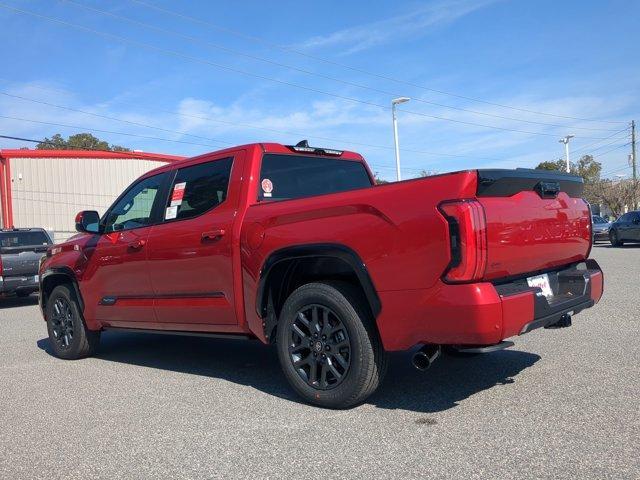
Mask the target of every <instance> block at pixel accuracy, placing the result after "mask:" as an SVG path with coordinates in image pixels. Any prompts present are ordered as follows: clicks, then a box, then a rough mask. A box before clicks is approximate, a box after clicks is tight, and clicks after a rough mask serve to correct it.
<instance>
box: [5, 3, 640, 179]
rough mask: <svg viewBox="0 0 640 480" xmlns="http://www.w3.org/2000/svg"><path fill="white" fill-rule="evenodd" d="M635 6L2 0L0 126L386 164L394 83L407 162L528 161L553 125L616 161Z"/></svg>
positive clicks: (636, 90)
mask: <svg viewBox="0 0 640 480" xmlns="http://www.w3.org/2000/svg"><path fill="white" fill-rule="evenodd" d="M7 7H9V8H7ZM16 9H18V10H22V11H23V12H18V11H16ZM24 12H31V14H28V13H24ZM45 17H47V18H45ZM638 18H640V2H637V1H632V0H628V1H622V0H612V1H546V0H537V1H535V2H533V1H523V0H522V1H516V0H511V1H508V0H502V1H493V0H436V1H423V2H405V1H395V2H379V3H373V2H344V1H342V2H337V1H323V2H309V1H296V2H294V1H283V2H264V1H261V2H257V1H247V2H242V3H241V4H239V3H238V2H205V1H199V2H196V1H193V2H171V1H169V0H140V1H138V0H111V1H106V0H65V1H54V0H47V1H44V0H0V22H1V24H2V28H1V29H0V41H1V43H2V50H1V51H2V56H1V58H2V64H3V66H4V68H3V69H2V72H0V92H2V95H0V134H2V135H14V136H19V137H28V138H43V137H45V136H51V135H53V134H54V133H58V132H59V133H62V134H64V135H68V134H72V133H78V132H80V131H93V132H95V134H96V135H97V136H99V137H101V138H105V139H107V140H109V141H110V142H112V143H117V144H121V145H125V146H128V147H130V148H134V149H141V150H145V151H156V152H164V153H175V154H183V155H194V154H199V153H203V152H206V151H210V150H215V149H217V148H220V147H223V146H227V145H233V144H239V143H249V142H255V141H276V142H282V143H286V144H291V143H295V142H297V141H299V140H301V139H303V138H308V139H309V140H310V143H311V144H312V145H318V146H326V147H334V148H342V149H350V150H356V151H359V152H361V153H362V154H363V155H365V157H366V158H367V159H368V160H369V162H370V163H371V164H372V165H373V169H374V170H376V171H378V172H379V173H380V174H381V175H382V176H384V177H387V178H392V177H393V175H394V167H393V165H394V156H393V136H392V129H391V112H390V110H389V104H390V101H391V99H392V98H393V97H394V95H404V96H409V97H411V98H412V101H411V102H409V103H407V104H405V105H402V106H401V107H400V110H401V111H400V112H399V125H400V145H401V150H402V152H401V158H402V164H403V174H404V176H405V177H410V176H415V175H417V174H418V172H419V171H420V170H422V169H424V170H428V171H439V172H442V171H450V170H457V169H465V168H478V167H509V168H512V167H533V166H535V165H536V164H537V163H538V162H540V161H544V160H555V159H557V158H559V157H560V156H562V155H563V146H562V145H561V144H560V143H558V138H560V137H562V136H564V135H566V134H574V135H575V136H576V137H575V139H574V140H573V141H572V150H574V151H575V155H572V156H573V157H575V158H577V157H578V156H580V155H581V154H585V153H592V154H593V155H594V156H596V158H597V159H598V160H599V161H601V162H602V163H603V170H604V172H605V173H610V174H611V175H614V174H630V169H628V168H625V167H626V165H627V155H628V153H629V151H630V147H628V146H624V145H625V144H626V143H628V142H629V136H628V131H624V130H623V129H625V128H626V127H627V122H629V121H630V120H632V119H634V118H635V119H636V120H640V117H639V116H638V112H639V111H640V82H639V81H638V80H639V79H640V64H639V62H638V52H639V50H638V44H639V42H638V40H639V39H640V38H639V37H640V34H639V33H638V31H639V29H638V26H637V20H638ZM52 19H57V21H55V20H52ZM79 27H82V28H79ZM347 67H350V68H347ZM243 72H245V73H243ZM383 77H386V78H383ZM438 92H444V93H438ZM462 97H466V98H462ZM37 102H41V103H37ZM42 102H44V103H42ZM47 104H49V105H47ZM54 105H58V107H56V106H54ZM59 107H66V108H59ZM506 107H510V108H506ZM533 112H538V113H533ZM2 117H10V118H2ZM434 117H437V118H434ZM27 120H29V121H27ZM588 120H592V121H588ZM37 122H40V123H37ZM52 124H60V125H65V126H64V127H63V126H58V125H52ZM491 127H494V128H491ZM495 127H497V128H495ZM100 130H102V132H101V131H100ZM513 130H516V131H513ZM107 132H109V133H107ZM616 132H620V133H616ZM124 134H128V135H124ZM145 137H146V138H145ZM149 137H153V138H149ZM24 145H27V144H25V143H22V142H16V141H7V140H2V141H0V146H1V147H2V148H13V147H17V146H24Z"/></svg>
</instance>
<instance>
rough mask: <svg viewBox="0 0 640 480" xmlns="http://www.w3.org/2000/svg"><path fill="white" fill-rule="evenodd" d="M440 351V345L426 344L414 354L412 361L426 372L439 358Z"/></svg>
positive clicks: (416, 366)
mask: <svg viewBox="0 0 640 480" xmlns="http://www.w3.org/2000/svg"><path fill="white" fill-rule="evenodd" d="M440 352H441V348H440V345H425V346H424V347H422V348H421V349H420V350H418V351H417V352H416V353H414V354H413V357H412V358H411V363H413V366H414V367H415V368H417V369H418V370H420V371H423V372H424V371H425V370H427V369H428V368H429V367H430V366H431V365H432V364H433V362H435V361H436V360H437V358H438V357H439V356H440Z"/></svg>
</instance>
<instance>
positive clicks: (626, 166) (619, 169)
mask: <svg viewBox="0 0 640 480" xmlns="http://www.w3.org/2000/svg"><path fill="white" fill-rule="evenodd" d="M627 168H631V165H625V166H624V167H621V168H618V169H616V170H610V171H608V172H606V173H602V174H600V176H602V177H605V176H607V175H611V174H612V173H618V172H621V171H622V170H626V169H627Z"/></svg>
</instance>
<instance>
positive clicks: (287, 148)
mask: <svg viewBox="0 0 640 480" xmlns="http://www.w3.org/2000/svg"><path fill="white" fill-rule="evenodd" d="M303 143H304V145H302V144H303ZM256 148H258V149H260V150H262V152H263V153H280V154H283V155H308V156H318V157H320V156H324V157H331V158H338V159H340V160H349V161H353V162H362V161H364V158H363V157H362V155H360V154H359V153H357V152H352V151H349V150H336V149H333V148H325V147H309V146H308V144H307V143H306V141H305V140H303V141H302V142H300V143H298V144H297V145H283V144H281V143H273V142H256V143H247V144H245V145H237V146H233V147H228V148H223V149H221V150H214V151H211V152H207V153H203V154H201V155H196V156H195V157H190V158H184V159H181V160H177V161H174V162H171V163H168V164H165V165H162V166H161V167H158V168H154V169H153V170H150V171H149V172H147V173H145V174H144V175H143V177H146V176H149V175H152V174H156V173H159V172H162V171H165V170H169V169H171V168H173V167H174V166H177V167H178V168H179V167H180V166H181V165H182V164H188V163H190V162H191V161H193V160H199V159H202V158H206V157H210V156H212V155H220V154H224V153H226V152H229V153H231V152H236V151H238V150H251V149H256ZM296 149H298V150H296Z"/></svg>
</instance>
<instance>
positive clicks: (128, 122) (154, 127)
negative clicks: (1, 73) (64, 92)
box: [0, 91, 229, 145]
mask: <svg viewBox="0 0 640 480" xmlns="http://www.w3.org/2000/svg"><path fill="white" fill-rule="evenodd" d="M0 95H4V96H6V97H11V98H17V99H20V100H24V101H27V102H33V103H39V104H40V105H47V106H49V107H55V108H60V109H62V110H68V111H70V112H76V113H82V114H83V115H90V116H92V117H97V118H103V119H106V120H112V121H114V122H122V123H127V124H129V125H135V126H137V127H143V128H151V129H153V130H158V131H160V132H168V133H175V134H178V135H184V136H185V137H193V138H198V139H201V140H207V141H209V142H214V143H218V144H221V145H228V144H229V142H225V141H223V140H218V139H215V138H209V137H202V136H200V135H194V134H192V133H188V132H179V131H176V130H170V129H168V128H162V127H156V126H154V125H148V124H146V123H140V122H134V121H132V120H125V119H123V118H117V117H111V116H109V115H102V114H100V113H95V112H88V111H86V110H80V109H79V108H73V107H68V106H66V105H57V104H55V103H50V102H45V101H44V100H36V99H33V98H27V97H23V96H21V95H15V94H12V93H8V92H3V91H0Z"/></svg>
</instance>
